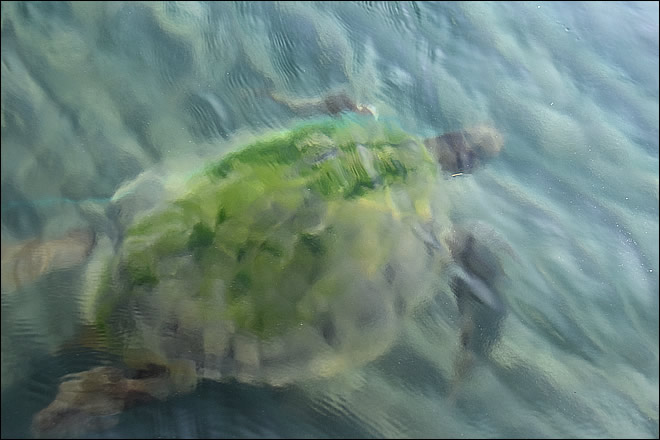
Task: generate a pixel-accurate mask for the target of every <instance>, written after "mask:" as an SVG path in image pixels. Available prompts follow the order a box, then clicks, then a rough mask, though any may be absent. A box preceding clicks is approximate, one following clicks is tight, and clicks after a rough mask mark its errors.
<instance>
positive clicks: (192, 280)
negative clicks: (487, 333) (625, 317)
mask: <svg viewBox="0 0 660 440" xmlns="http://www.w3.org/2000/svg"><path fill="white" fill-rule="evenodd" d="M502 145H503V140H502V136H501V135H500V134H499V133H498V131H497V130H495V129H494V128H492V127H489V126H478V127H474V128H471V129H467V130H464V131H460V132H453V133H448V134H445V135H441V136H438V137H435V138H431V139H425V140H423V139H420V138H418V137H416V136H413V135H411V134H409V133H406V132H405V131H403V130H402V129H400V128H399V127H398V126H397V125H396V124H394V123H391V122H387V121H383V120H382V119H381V120H377V119H376V118H373V117H370V116H368V115H357V114H354V115H350V116H340V117H334V118H327V119H320V120H314V121H308V122H305V123H302V124H301V125H299V126H298V127H296V128H294V129H292V130H289V131H285V132H280V133H276V134H270V135H269V136H266V137H264V138H262V139H259V140H257V141H255V142H251V143H250V144H249V145H247V146H246V147H243V148H239V149H237V150H235V151H234V152H232V153H229V154H227V155H225V156H224V157H221V158H219V159H217V160H215V161H212V162H211V163H209V164H207V165H206V166H204V167H203V168H202V169H201V170H199V171H198V172H196V173H194V174H193V175H189V176H186V177H185V178H183V179H182V178H178V179H174V178H170V176H167V179H163V178H162V176H158V178H156V177H154V175H153V174H151V175H150V174H144V175H143V176H141V177H140V178H138V179H137V180H136V182H133V183H131V184H130V185H129V186H126V187H124V188H122V189H121V190H120V191H119V192H118V194H117V195H116V197H115V201H114V203H112V204H111V206H110V207H109V208H108V216H109V217H110V218H113V219H115V220H114V221H113V224H115V225H117V227H116V230H115V232H114V233H111V234H109V236H110V237H111V238H112V240H110V239H97V240H96V241H95V243H97V245H96V246H95V248H94V251H93V254H92V256H91V258H90V261H89V262H88V263H87V264H88V269H87V270H86V272H87V274H88V275H87V282H86V288H85V291H84V292H83V294H82V295H83V297H82V299H81V303H82V309H83V315H84V317H85V319H86V322H87V324H88V328H89V329H91V331H92V332H93V334H94V335H96V341H97V344H98V345H99V346H102V348H103V349H104V350H108V351H110V352H112V353H115V354H118V355H119V356H121V358H122V360H123V362H124V363H125V365H126V366H127V367H128V368H127V369H121V368H118V367H115V366H101V367H97V368H94V369H92V370H90V371H86V372H82V373H78V374H75V375H73V376H71V377H69V378H68V379H69V380H67V381H64V382H63V383H62V384H61V385H60V388H59V392H58V394H57V396H56V398H55V400H54V401H53V402H52V403H51V404H50V405H49V406H48V407H46V408H45V409H43V410H42V411H41V412H39V413H38V414H37V415H36V416H35V418H34V423H33V429H34V433H35V435H37V436H62V435H71V434H72V433H76V432H84V431H85V430H88V429H93V428H98V427H105V426H108V424H111V423H113V422H112V421H111V418H108V417H107V416H108V415H112V414H116V413H118V412H120V411H121V410H122V409H123V408H124V407H126V406H127V405H129V404H131V403H134V402H136V401H141V400H148V399H152V398H157V399H162V398H165V397H166V396H168V395H170V394H172V393H178V392H184V391H190V390H192V389H193V388H194V387H195V385H196V383H197V382H198V380H200V379H212V380H224V379H227V378H232V379H235V380H238V381H241V382H249V383H262V384H268V385H272V386H282V385H287V384H291V383H294V382H297V381H304V380H308V379H314V378H322V377H327V376H331V375H333V374H335V373H337V372H339V371H342V370H345V369H347V368H351V367H355V366H359V365H362V364H364V363H366V362H368V361H371V360H373V359H375V358H377V357H379V356H380V355H382V354H383V353H384V352H385V351H386V350H387V349H388V347H390V346H391V345H392V343H393V341H394V340H395V338H396V335H397V330H398V328H399V325H400V322H401V320H402V319H405V317H407V316H409V315H410V314H411V312H412V311H413V310H415V308H417V307H418V306H419V305H420V304H423V303H424V302H425V301H428V300H429V299H431V298H433V297H435V296H436V295H438V294H443V295H446V294H448V293H449V294H451V293H450V292H451V291H452V290H453V292H454V294H455V295H456V296H457V298H458V299H459V300H458V303H459V308H461V309H462V311H463V310H465V308H466V306H465V303H466V298H468V297H469V298H472V300H476V301H478V302H479V303H484V304H487V305H488V306H489V307H492V308H494V309H497V308H498V307H500V306H501V300H500V299H499V297H498V296H497V294H496V293H494V292H493V291H492V290H491V289H490V288H489V284H490V283H491V282H492V281H493V279H494V277H495V276H496V272H497V271H496V270H495V269H493V267H494V266H496V264H493V261H495V260H496V258H492V257H491V256H486V254H487V250H486V248H485V247H484V246H480V244H479V241H478V240H475V235H474V234H472V233H470V232H469V231H467V232H466V231H465V230H463V231H461V229H460V228H458V229H457V228H456V227H455V226H454V225H453V224H452V222H451V218H450V213H449V212H448V211H449V210H448V207H449V206H450V201H449V197H450V192H451V191H450V190H449V188H450V185H452V184H455V183H454V182H456V179H452V178H451V177H450V176H452V175H459V174H462V173H469V172H471V171H472V170H473V168H474V167H475V166H476V165H478V164H479V163H480V162H481V161H483V160H485V159H487V158H488V157H492V156H494V155H496V154H497V153H498V152H499V151H500V149H501V147H502ZM438 163H440V166H438ZM457 183H458V184H460V182H457ZM147 207H148V209H147ZM73 242H76V240H74V241H73ZM84 243H87V246H89V247H91V245H92V242H91V241H90V240H87V241H85V242H84ZM104 243H105V244H104ZM77 249H78V251H77V252H74V254H75V255H77V256H81V255H83V254H84V253H85V252H84V250H85V249H87V247H86V246H84V245H81V246H79V248H77ZM37 253H38V252H37ZM484 260H487V261H486V263H487V264H485V266H487V269H483V268H482V267H481V265H480V263H483V262H484ZM3 279H4V277H3ZM462 304H463V305H462ZM473 327H474V326H473V325H471V326H470V325H465V326H464V331H463V336H462V338H464V339H469V336H470V335H471V332H472V330H471V329H472V328H473ZM464 343H466V342H465V341H464ZM97 348H98V347H97Z"/></svg>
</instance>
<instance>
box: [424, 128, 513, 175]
mask: <svg viewBox="0 0 660 440" xmlns="http://www.w3.org/2000/svg"><path fill="white" fill-rule="evenodd" d="M424 145H426V147H427V148H428V149H429V151H430V152H431V153H432V154H433V155H434V156H435V157H436V159H437V160H438V162H439V163H440V165H441V166H442V169H444V170H445V171H447V172H450V173H452V174H454V175H457V174H464V173H465V174H467V173H471V172H472V171H473V170H474V169H477V168H478V167H479V166H480V165H482V164H483V163H484V162H486V161H488V160H489V159H491V158H493V157H495V156H497V155H498V154H499V152H500V151H501V150H502V147H503V145H504V137H503V136H502V134H501V133H500V132H499V131H498V130H497V129H496V128H494V127H492V126H490V125H485V124H481V125H475V126H473V127H469V128H467V129H465V130H461V131H453V132H450V133H445V134H443V135H441V136H437V137H434V138H428V139H425V140H424Z"/></svg>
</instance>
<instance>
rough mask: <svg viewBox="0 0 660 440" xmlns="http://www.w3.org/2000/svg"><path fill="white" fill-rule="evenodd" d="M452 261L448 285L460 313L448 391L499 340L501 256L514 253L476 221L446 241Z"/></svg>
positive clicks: (504, 310)
mask: <svg viewBox="0 0 660 440" xmlns="http://www.w3.org/2000/svg"><path fill="white" fill-rule="evenodd" d="M448 244H449V249H450V251H451V254H452V258H453V260H454V262H455V264H456V266H455V267H454V268H452V272H451V281H450V285H451V289H452V291H453V293H454V295H455V297H456V303H457V306H458V311H459V314H460V324H459V326H460V329H459V332H460V335H459V342H460V347H459V350H460V351H459V354H458V357H457V359H456V361H455V362H454V380H453V386H452V392H451V395H454V394H455V392H456V387H457V386H458V385H459V384H460V382H461V381H462V380H463V379H464V378H465V377H466V376H468V375H469V374H470V372H471V370H472V367H473V364H474V361H475V358H476V357H479V358H483V359H487V358H488V356H489V355H490V352H491V350H492V348H493V347H494V346H495V344H496V343H497V342H498V341H499V338H500V335H501V326H502V321H503V319H504V317H505V316H506V313H507V307H506V302H505V299H504V298H503V297H502V296H501V294H500V292H501V282H502V280H504V279H505V278H506V273H505V271H504V268H503V264H502V263H503V261H502V256H503V254H505V253H506V254H508V255H510V256H514V257H515V255H514V254H513V251H512V249H511V248H510V247H509V246H508V245H507V244H506V243H505V242H504V241H503V240H502V239H501V238H499V237H498V235H497V234H496V233H495V231H493V230H492V229H491V228H489V227H487V226H485V225H483V224H477V225H474V226H472V227H469V228H458V229H456V230H455V231H454V233H453V235H452V237H451V238H450V240H449V242H448Z"/></svg>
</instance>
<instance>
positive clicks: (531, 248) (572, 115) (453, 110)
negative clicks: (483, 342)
mask: <svg viewBox="0 0 660 440" xmlns="http://www.w3.org/2000/svg"><path fill="white" fill-rule="evenodd" d="M1 25H2V28H1V37H2V38H1V48H2V60H1V61H2V66H1V68H2V91H1V99H2V113H1V117H2V121H1V123H2V136H1V141H2V158H1V159H2V161H1V167H2V179H1V192H2V213H1V218H2V242H3V246H4V245H5V244H7V245H10V244H12V243H15V242H18V241H20V240H25V239H30V238H33V237H39V238H41V239H44V240H48V239H55V238H58V237H61V236H63V235H64V234H66V233H67V231H70V230H72V229H76V228H80V227H85V226H87V225H88V224H89V222H90V219H89V218H87V217H85V216H84V215H83V214H81V210H80V209H78V208H79V207H80V206H81V205H84V204H86V203H101V204H102V203H105V202H106V201H108V200H109V199H110V198H111V197H112V196H113V194H114V193H115V191H116V190H117V188H119V187H120V186H121V185H122V184H123V183H124V182H127V181H130V180H131V179H133V178H134V177H136V176H137V175H138V174H139V173H140V172H142V171H144V170H148V169H151V168H153V167H156V166H161V165H162V164H164V163H168V162H181V161H193V160H202V158H206V157H215V156H218V155H220V154H222V153H224V152H226V151H228V149H230V148H231V147H232V145H237V144H240V140H241V139H248V138H250V137H251V136H253V135H255V134H258V133H262V132H264V131H271V130H285V129H288V128H290V127H292V126H293V125H295V124H296V123H297V122H299V121H301V120H304V119H305V118H307V117H309V116H313V115H306V114H297V113H296V112H295V111H292V109H291V108H289V107H287V106H284V105H282V104H281V103H278V102H277V101H276V100H273V99H272V98H271V96H270V91H276V92H277V93H279V94H282V95H283V96H287V97H290V98H291V99H300V100H304V99H312V98H315V97H320V96H324V95H327V94H328V93H337V92H338V91H343V92H345V93H346V94H347V95H348V96H350V97H352V98H353V99H354V100H355V101H356V102H359V103H364V104H369V105H371V106H373V107H374V108H376V109H377V110H378V114H379V118H383V119H384V120H387V119H390V120H396V121H397V123H398V124H400V125H401V126H402V127H403V128H405V129H406V130H408V131H410V132H411V133H415V134H416V135H418V136H420V137H427V136H433V135H435V134H440V133H444V132H449V131H454V130H459V129H461V128H463V127H468V126H471V125H474V124H478V123H482V122H484V121H489V122H490V123H492V124H493V125H494V126H496V127H497V128H498V129H499V130H500V131H501V132H502V133H504V134H505V136H506V140H507V142H506V146H505V148H504V150H503V152H502V154H501V155H500V157H499V158H498V159H497V160H496V161H494V162H493V163H491V164H489V165H488V166H487V167H485V168H484V169H483V170H481V171H480V172H479V173H475V174H474V175H471V176H469V177H465V178H462V182H463V184H464V185H463V186H462V187H461V194H460V201H461V203H460V204H457V206H456V207H455V212H453V215H454V216H455V218H457V219H469V220H470V221H478V222H483V223H484V224H488V225H490V226H491V227H492V228H493V229H494V230H496V231H497V232H498V234H499V235H501V236H502V237H505V239H506V241H507V243H508V244H509V246H511V248H512V249H513V252H514V254H515V255H516V256H517V257H516V262H515V263H512V264H511V272H510V273H509V274H508V275H509V278H510V279H511V283H510V286H509V288H508V289H507V291H506V292H501V294H502V295H503V296H505V297H506V302H507V304H508V305H509V308H510V310H509V314H508V316H507V319H506V321H505V322H504V323H503V328H502V329H501V337H500V340H499V341H498V344H497V346H496V347H494V348H493V350H492V353H491V355H490V357H489V358H488V359H481V360H480V361H479V362H478V363H477V365H476V366H475V368H474V370H473V371H472V373H471V375H470V377H469V380H466V381H465V383H464V384H463V385H462V387H461V390H460V393H459V396H458V397H456V398H450V397H449V381H450V378H451V375H452V373H451V370H452V365H453V361H454V355H455V352H456V347H455V345H456V344H457V342H456V341H455V340H453V339H452V340H451V341H448V340H447V335H450V334H455V329H454V330H453V333H452V330H451V328H452V327H451V326H452V325H453V324H452V323H449V322H446V320H443V319H442V317H443V315H442V314H441V313H439V312H438V310H440V309H442V307H443V304H441V303H437V304H434V305H433V306H432V307H430V308H428V309H427V310H424V311H420V312H419V313H418V314H416V315H415V316H414V317H413V318H414V319H411V320H410V322H406V323H405V325H404V328H403V329H402V331H401V335H400V338H399V342H398V343H397V344H396V345H395V346H394V347H392V349H391V350H390V351H389V352H388V354H386V355H384V356H383V357H381V358H379V359H378V360H377V361H375V362H372V363H370V364H369V365H367V366H365V367H363V368H361V369H359V370H357V371H350V372H346V374H344V375H339V376H338V377H336V378H332V379H329V380H327V381H324V382H322V383H314V384H303V385H301V386H295V387H288V388H285V389H274V388H269V387H259V386H253V385H245V384H240V383H236V382H230V383H212V382H209V383H204V384H203V385H202V386H201V387H199V388H198V390H197V391H196V392H195V393H193V394H191V395H188V396H181V397H177V398H174V399H172V400H169V401H166V402H161V403H156V404H151V405H147V406H144V407H137V408H135V409H132V410H130V411H128V412H127V413H126V414H124V416H123V417H122V419H121V423H120V424H119V425H118V426H117V427H115V428H112V429H111V430H109V431H106V432H101V433H94V434H93V435H95V436H97V437H116V436H119V437H124V438H129V437H131V438H132V437H210V436H224V437H248V436H263V437H302V436H314V437H339V436H359V437H457V436H466V437H525V438H532V437H534V438H535V437H564V436H566V437H613V438H620V437H626V438H629V437H644V438H647V437H655V438H657V437H658V435H659V428H658V385H659V384H658V323H659V320H658V270H659V267H658V266H659V264H658V255H659V254H658V238H659V232H658V212H659V208H658V201H659V196H658V188H659V177H658V151H659V141H658V125H659V122H658V115H659V109H658V102H659V101H658V96H659V93H658V90H659V79H658V71H659V65H658V59H659V52H658V51H659V49H658V47H659V46H658V3H656V2H648V3H645V2H625V3H624V2H622V3H613V2H606V3H605V2H603V3H599V2H585V3H578V2H566V3H561V2H552V3H546V2H512V3H505V2H495V3H490V2H488V3H486V2H483V3H482V2H466V3H454V2H449V3H445V2H429V3H423V2H360V3H352V2H351V3H348V2H296V3H291V2H282V3H275V2H272V3H271V2H236V3H230V2H209V3H204V2H164V3H161V2H2V15H1ZM81 270H82V269H80V268H73V269H70V270H65V271H57V272H53V273H50V274H48V275H47V276H45V277H44V278H43V279H40V280H39V281H38V282H36V283H35V284H34V285H31V286H25V287H23V288H21V289H19V290H18V291H13V292H8V291H3V292H2V336H1V338H2V437H3V438H8V437H28V436H29V435H30V434H29V423H30V419H31V417H32V416H33V415H34V414H35V413H36V412H37V411H39V410H40V409H42V408H43V407H44V406H46V405H47V404H48V403H49V402H50V401H51V400H52V398H53V396H54V395H55V392H56V389H57V384H58V383H59V378H60V376H62V375H63V374H66V373H71V372H75V371H80V370H83V369H85V368H88V367H90V366H92V365H96V364H97V363H99V362H103V361H104V360H107V358H108V356H109V355H107V354H103V353H100V352H95V351H92V350H89V349H84V348H83V347H73V348H69V349H62V348H61V347H62V346H63V344H64V343H66V342H67V341H68V340H70V339H71V338H72V336H73V335H74V334H75V332H76V329H77V327H78V325H79V322H77V321H76V320H77V318H75V317H76V316H77V314H76V302H75V300H74V299H73V298H74V297H75V295H74V293H75V292H76V291H79V290H80V289H81ZM434 308H436V309H437V310H436V309H434ZM454 324H455V323H454Z"/></svg>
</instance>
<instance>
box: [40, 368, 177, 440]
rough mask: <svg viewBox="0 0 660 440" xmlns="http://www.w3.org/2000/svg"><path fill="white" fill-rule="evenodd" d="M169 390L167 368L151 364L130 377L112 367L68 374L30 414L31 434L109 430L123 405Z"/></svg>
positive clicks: (161, 396)
mask: <svg viewBox="0 0 660 440" xmlns="http://www.w3.org/2000/svg"><path fill="white" fill-rule="evenodd" d="M173 391H174V388H173V387H172V384H171V380H170V375H169V373H168V371H167V370H166V369H165V368H159V367H155V366H150V367H148V368H146V369H144V370H139V371H135V372H134V373H133V374H132V377H126V375H125V374H124V371H122V370H121V369H119V368H115V367H97V368H94V369H91V370H89V371H84V372H81V373H76V374H72V375H69V376H66V377H65V381H64V382H62V383H61V384H60V386H59V390H58V393H57V396H56V397H55V400H54V401H53V402H52V403H51V404H50V405H48V406H47V407H46V408H44V409H43V410H41V411H40V412H39V413H38V414H37V415H36V416H35V417H34V419H33V421H32V433H33V434H34V436H35V437H36V438H63V437H64V438H65V437H81V436H84V435H86V434H87V433H89V432H93V431H99V430H105V429H109V428H112V427H113V426H115V425H116V424H117V422H118V421H119V414H121V412H122V411H123V410H124V409H125V408H127V407H129V406H133V405H135V404H138V403H141V402H148V401H151V400H155V399H157V400H162V399H165V398H166V397H167V396H168V395H170V394H171V393H172V392H173Z"/></svg>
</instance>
